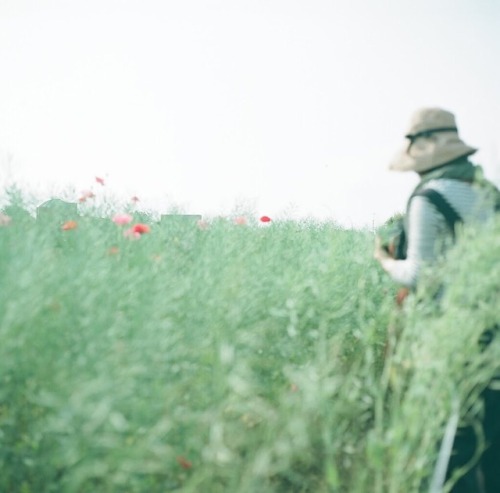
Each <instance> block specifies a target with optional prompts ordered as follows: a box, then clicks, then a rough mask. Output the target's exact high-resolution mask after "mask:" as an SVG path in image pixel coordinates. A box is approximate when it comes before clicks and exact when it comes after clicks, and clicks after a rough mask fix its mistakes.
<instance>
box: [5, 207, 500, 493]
mask: <svg viewBox="0 0 500 493" xmlns="http://www.w3.org/2000/svg"><path fill="white" fill-rule="evenodd" d="M9 215H10V217H11V221H10V223H9V224H6V225H4V226H1V227H0V492H2V493H17V492H19V493H87V492H88V493H160V492H161V493H164V492H169V491H174V492H175V491H179V492H193V493H195V492H196V493H200V492H203V493H205V492H206V493H218V492H229V493H254V492H255V493H295V492H296V493H299V492H304V493H305V492H311V493H326V492H332V493H334V492H335V493H337V492H340V493H401V492H405V493H416V492H420V491H428V483H429V478H430V477H431V476H432V474H433V471H434V468H435V464H436V460H437V457H438V453H439V444H440V441H441V438H442V436H443V431H444V428H445V426H446V423H447V421H448V419H449V417H450V414H451V412H452V407H453V403H454V402H458V403H459V406H460V409H461V415H462V416H466V415H467V414H468V410H469V409H470V407H471V403H473V402H474V396H475V395H477V393H478V392H479V391H480V390H481V388H482V386H484V384H485V383H486V382H487V381H488V380H489V378H490V377H491V375H492V374H493V373H494V372H495V371H496V370H497V369H498V366H499V364H498V362H499V361H500V347H499V345H498V344H492V345H491V346H490V347H489V348H488V350H487V351H485V352H483V353H481V352H480V350H479V347H478V345H477V344H476V341H477V339H478V338H479V335H480V333H481V331H482V330H483V329H484V328H486V327H490V326H492V325H494V324H495V322H497V323H498V322H499V314H498V300H499V299H500V262H498V252H499V251H500V223H498V222H497V223H496V224H494V225H491V226H489V227H487V228H483V230H481V231H465V232H464V233H463V235H462V236H464V237H465V239H462V241H461V242H460V243H459V245H458V247H457V248H456V249H454V251H452V252H451V254H450V256H449V258H448V260H447V264H446V265H445V266H444V267H445V268H440V269H436V270H435V271H433V272H432V273H429V274H428V275H427V276H426V282H424V283H423V285H422V289H421V291H420V292H419V293H416V294H414V295H412V296H410V298H408V299H407V303H406V305H405V307H404V309H398V308H397V307H396V306H395V303H394V295H395V292H396V289H397V286H395V285H394V284H393V283H392V282H391V281H390V279H388V277H387V276H386V275H385V274H384V273H383V272H382V270H381V269H380V267H379V266H378V264H377V263H376V262H375V261H374V260H373V257H372V250H373V242H374V235H373V232H371V231H360V230H349V229H343V228H341V227H339V226H337V225H335V224H331V223H319V222H314V221H302V222H297V221H292V220H281V221H272V222H271V224H270V225H269V227H265V228H263V227H260V225H259V224H258V221H257V220H253V219H252V217H250V216H249V217H248V224H246V225H238V224H235V223H234V221H233V220H231V218H220V219H214V220H211V221H209V222H208V224H207V227H206V228H200V227H199V225H198V224H197V222H196V221H195V220H188V219H186V220H182V218H177V219H172V220H171V221H167V222H165V223H158V222H156V221H153V220H152V219H151V220H150V221H149V226H150V228H151V231H150V232H149V233H145V234H143V235H142V236H141V237H140V238H138V239H132V238H129V237H126V236H124V234H123V232H124V229H126V228H127V226H118V225H116V224H114V223H113V221H112V220H111V219H110V217H104V218H100V217H96V216H95V215H92V214H88V215H83V216H74V215H71V214H66V213H64V212H58V213H53V214H47V215H46V216H44V217H43V218H39V219H38V220H36V221H35V220H34V219H33V218H32V217H31V216H30V215H28V214H26V213H25V211H24V209H23V206H22V205H19V204H17V205H14V206H12V207H10V208H9ZM142 219H143V220H144V218H142ZM70 220H73V221H75V222H76V224H74V225H73V226H76V227H73V228H72V229H67V230H63V229H62V228H61V226H62V225H63V224H65V223H67V221H70ZM147 221H148V219H147V218H146V222H147ZM436 286H444V287H445V290H444V296H443V298H442V299H441V302H440V304H438V303H437V302H435V301H430V300H431V299H432V292H433V291H436ZM388 328H390V330H389V331H388ZM402 329H404V330H402ZM388 332H389V333H390V334H393V335H394V336H393V337H392V336H388ZM397 334H399V335H398V337H397V338H398V343H397V344H395V339H396V335H397Z"/></svg>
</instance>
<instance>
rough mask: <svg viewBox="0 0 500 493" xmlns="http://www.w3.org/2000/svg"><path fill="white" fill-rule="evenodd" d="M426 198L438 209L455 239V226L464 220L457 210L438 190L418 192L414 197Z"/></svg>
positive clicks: (426, 189)
mask: <svg viewBox="0 0 500 493" xmlns="http://www.w3.org/2000/svg"><path fill="white" fill-rule="evenodd" d="M416 196H418V197H425V198H426V199H427V200H428V201H429V202H430V203H431V204H432V205H434V207H436V209H437V210H438V211H439V212H440V213H441V214H442V215H443V217H444V219H445V220H446V224H447V225H448V227H449V228H450V230H451V232H452V234H453V237H455V224H456V223H459V222H462V218H461V217H460V216H459V215H458V214H457V212H456V211H455V209H453V207H452V206H451V205H450V204H449V203H448V201H447V200H446V199H445V198H444V197H443V196H442V195H441V194H440V193H439V192H437V191H436V190H434V189H432V188H425V189H423V190H419V191H418V192H416V193H415V194H414V195H413V197H416Z"/></svg>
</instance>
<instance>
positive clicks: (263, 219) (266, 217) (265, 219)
mask: <svg viewBox="0 0 500 493" xmlns="http://www.w3.org/2000/svg"><path fill="white" fill-rule="evenodd" d="M260 222H261V223H270V222H271V218H270V217H269V216H262V217H261V218H260Z"/></svg>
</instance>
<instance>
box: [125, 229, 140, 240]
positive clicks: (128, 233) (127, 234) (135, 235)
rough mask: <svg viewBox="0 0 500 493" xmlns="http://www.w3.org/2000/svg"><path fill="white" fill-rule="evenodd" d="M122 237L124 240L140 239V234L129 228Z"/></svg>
mask: <svg viewBox="0 0 500 493" xmlns="http://www.w3.org/2000/svg"><path fill="white" fill-rule="evenodd" d="M123 236H125V238H130V239H134V238H140V237H141V233H136V232H135V231H134V229H133V228H129V229H127V230H126V231H124V232H123Z"/></svg>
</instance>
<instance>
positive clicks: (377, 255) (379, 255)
mask: <svg viewBox="0 0 500 493" xmlns="http://www.w3.org/2000/svg"><path fill="white" fill-rule="evenodd" d="M373 258H374V259H375V260H378V261H379V262H382V261H383V260H385V259H388V258H390V255H389V253H388V252H387V250H386V249H385V248H384V247H383V246H382V240H381V238H380V236H376V237H375V251H374V252H373Z"/></svg>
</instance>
